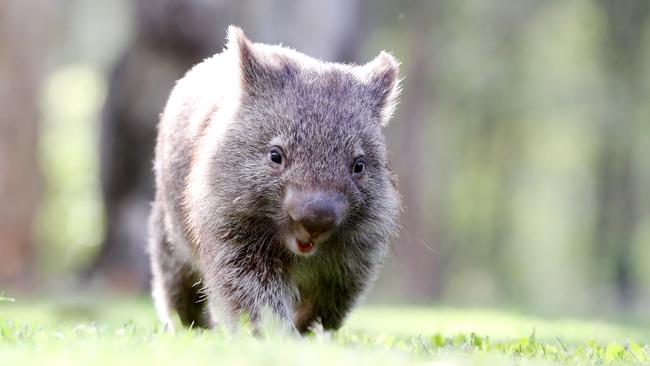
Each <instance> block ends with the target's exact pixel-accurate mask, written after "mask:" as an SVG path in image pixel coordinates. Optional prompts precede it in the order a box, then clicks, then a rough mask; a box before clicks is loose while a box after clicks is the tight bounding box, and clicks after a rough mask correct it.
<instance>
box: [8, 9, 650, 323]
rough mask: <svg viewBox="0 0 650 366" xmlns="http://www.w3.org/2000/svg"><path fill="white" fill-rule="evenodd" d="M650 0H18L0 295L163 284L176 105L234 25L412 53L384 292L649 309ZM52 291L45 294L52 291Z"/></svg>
mask: <svg viewBox="0 0 650 366" xmlns="http://www.w3.org/2000/svg"><path fill="white" fill-rule="evenodd" d="M649 17H650V2H649V1H646V0H624V1H620V0H591V1H590V0H575V1H560V0H555V1H541V0H540V1H532V0H522V1H516V2H512V1H485V0H463V1H458V0H446V1H442V0H441V1H424V0H422V1H414V0H400V1H389V0H381V1H370V0H331V1H326V2H325V1H317V0H303V1H297V0H294V1H280V0H272V1H230V2H228V1H223V0H112V1H85V0H29V1H25V0H3V1H2V2H0V109H1V110H2V113H1V114H0V202H1V204H0V292H2V291H4V293H5V295H12V294H13V295H16V294H36V296H50V295H51V294H61V293H82V292H85V291H91V292H92V291H101V292H102V293H107V292H106V291H114V292H116V293H120V294H134V295H137V294H142V293H146V291H148V289H147V287H148V283H149V269H148V263H147V258H146V255H145V251H144V246H145V242H146V219H147V215H148V210H149V202H150V200H151V197H152V192H153V187H152V174H151V160H152V151H153V145H154V139H155V125H156V123H157V120H158V114H159V113H160V112H161V110H162V107H163V105H164V102H165V100H166V98H167V96H168V93H169V91H170V89H171V88H172V86H173V85H174V81H175V80H176V79H178V78H179V77H181V76H182V75H183V73H184V72H185V71H186V70H187V69H188V68H189V67H190V66H191V65H193V64H195V63H197V62H199V61H201V60H202V59H203V58H205V57H207V56H209V55H211V54H214V53H217V52H220V51H221V49H222V48H223V45H224V38H225V29H226V27H227V25H229V24H238V25H240V26H242V27H243V28H244V30H245V32H246V33H247V36H248V37H249V38H250V39H252V40H254V41H258V42H268V43H282V44H284V45H287V46H290V47H293V48H296V49H298V50H299V51H302V52H305V53H307V54H309V55H312V56H316V57H319V58H322V59H325V60H331V61H341V62H356V63H365V62H367V61H368V60H371V59H372V58H373V57H374V56H375V55H377V54H378V53H379V51H380V50H382V49H385V50H388V51H391V52H392V53H393V54H394V55H395V56H396V57H397V58H399V59H400V60H401V61H402V76H403V77H404V82H403V85H404V91H403V97H402V100H401V103H400V105H399V109H398V112H397V114H396V116H395V118H394V119H393V121H392V123H391V125H390V126H389V127H388V128H387V129H386V133H387V135H388V141H389V145H390V148H391V150H392V160H393V167H394V169H395V170H396V172H397V173H398V175H399V177H400V188H401V190H402V193H403V195H404V200H405V205H406V209H405V212H404V216H403V221H404V229H403V232H402V234H401V237H400V238H399V239H398V240H396V241H395V243H394V249H393V252H392V255H391V258H390V260H389V261H388V263H387V264H386V268H385V270H384V271H383V273H382V276H381V278H380V280H379V282H378V284H377V286H376V287H375V288H374V290H373V291H372V292H371V293H370V294H369V299H368V300H369V301H374V302H380V303H416V304H434V303H443V304H453V305H466V306H487V307H509V308H518V309H525V310H526V311H533V312H542V313H565V314H612V313H614V314H619V315H620V314H622V315H631V316H635V317H643V318H645V319H648V318H650V314H648V312H647V309H648V308H650V160H649V159H650V158H649V157H650V18H649ZM39 294H40V295H39Z"/></svg>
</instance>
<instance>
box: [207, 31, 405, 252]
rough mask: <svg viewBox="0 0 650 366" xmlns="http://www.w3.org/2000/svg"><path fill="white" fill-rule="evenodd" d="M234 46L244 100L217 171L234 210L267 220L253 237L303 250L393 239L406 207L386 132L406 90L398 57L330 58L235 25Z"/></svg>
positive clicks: (257, 222) (231, 46) (259, 220)
mask: <svg viewBox="0 0 650 366" xmlns="http://www.w3.org/2000/svg"><path fill="white" fill-rule="evenodd" d="M226 52H227V53H228V54H229V57H232V58H233V59H234V60H236V61H235V62H234V64H236V65H237V66H236V67H235V68H236V70H235V71H234V72H236V73H238V78H237V79H238V81H239V86H238V88H239V90H238V91H237V93H238V97H237V103H238V107H237V109H236V113H235V114H234V116H233V118H234V120H233V122H232V123H230V124H229V127H228V130H227V132H226V133H225V138H224V149H223V151H222V152H221V153H219V155H221V154H223V156H220V157H215V163H216V164H217V165H219V167H217V168H216V169H218V170H219V171H220V172H221V173H220V174H219V178H217V179H218V180H219V182H220V183H219V185H220V186H221V187H222V189H221V192H223V191H228V190H229V191H230V195H229V197H224V198H225V200H224V204H226V205H230V206H229V209H230V211H231V212H238V214H239V219H241V218H242V217H244V216H246V217H248V218H249V220H248V222H250V223H255V225H258V226H259V227H257V228H252V229H253V230H252V231H253V232H256V233H257V235H258V236H259V238H253V239H259V240H265V239H266V238H272V239H273V240H272V241H273V242H275V243H283V244H284V245H285V246H286V247H287V248H288V249H289V250H291V251H292V252H294V253H296V254H300V255H311V254H314V253H318V252H319V250H321V248H322V249H323V250H325V247H328V246H329V247H330V248H333V247H334V245H335V243H337V244H336V245H343V246H356V247H360V246H362V247H363V246H365V247H366V248H365V249H370V248H367V246H372V245H377V246H383V245H384V244H385V243H387V241H388V240H387V239H388V237H389V236H391V234H394V233H395V232H396V231H397V218H398V212H399V206H400V200H399V194H398V192H397V189H396V186H395V180H394V177H393V176H392V174H391V172H390V170H389V164H388V156H387V155H388V153H387V150H386V147H385V142H384V137H383V135H382V127H383V126H385V125H386V124H387V122H388V119H389V118H390V116H391V114H392V111H393V109H394V106H395V102H396V98H397V95H398V92H399V87H398V76H397V75H398V63H397V62H396V61H395V59H394V58H393V57H392V56H391V55H389V54H388V53H385V52H382V53H381V54H379V56H377V57H376V58H375V59H374V60H373V61H371V62H369V63H368V64H366V65H364V66H352V65H343V64H335V63H325V62H321V61H318V60H315V59H313V58H310V57H307V56H305V55H303V54H300V53H298V52H296V51H293V50H290V49H287V48H284V47H280V46H269V45H264V44H254V43H251V42H250V41H249V40H248V39H246V37H245V36H244V34H243V33H242V31H241V30H240V29H239V28H236V27H231V28H230V29H229V39H228V46H227V51H226ZM232 187H236V188H234V190H233V188H232ZM233 219H235V220H236V219H238V218H237V217H233ZM267 226H268V227H267ZM249 232H250V230H249ZM269 232H271V233H272V234H269ZM337 250H338V249H337Z"/></svg>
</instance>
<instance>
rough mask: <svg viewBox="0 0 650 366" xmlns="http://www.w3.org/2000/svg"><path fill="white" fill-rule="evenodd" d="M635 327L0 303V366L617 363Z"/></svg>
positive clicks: (495, 314) (443, 311)
mask: <svg viewBox="0 0 650 366" xmlns="http://www.w3.org/2000/svg"><path fill="white" fill-rule="evenodd" d="M647 329H648V328H647V327H646V328H645V329H644V327H643V326H640V325H629V324H628V325H622V324H615V323H608V322H602V321H587V320H576V319H568V318H567V319H547V318H538V317H531V316H525V315H520V314H515V313H511V312H500V311H488V310H466V309H450V308H439V307H437V308H408V307H400V308H397V307H362V308H360V309H357V310H356V311H355V312H354V313H353V314H352V316H351V317H350V319H349V320H348V321H347V323H346V325H345V327H344V328H343V329H341V330H340V331H339V332H337V333H334V334H320V335H313V336H309V337H306V338H295V337H291V336H282V335H270V336H267V337H265V338H264V339H254V338H251V337H249V336H245V335H241V336H238V337H235V338H233V337H229V336H228V335H226V334H224V333H222V332H220V331H213V332H206V331H200V330H187V329H182V330H180V331H178V332H177V333H175V334H170V333H167V332H164V331H163V329H162V328H161V326H160V325H159V323H158V321H157V319H156V317H155V314H154V311H153V307H152V305H151V304H150V302H149V301H148V300H132V299H131V300H115V299H113V300H110V301H100V300H88V299H85V300H66V301H63V302H52V301H50V302H28V303H21V301H20V299H16V300H15V301H14V302H9V301H7V298H4V300H3V299H0V365H72V364H78V365H86V364H92V365H111V364H120V365H150V364H151V365H153V364H155V365H182V364H187V365H190V364H191V365H201V364H220V365H291V364H298V365H303V364H309V365H330V364H334V365H339V364H343V365H347V364H354V365H356V366H360V365H384V364H391V365H393V364H409V365H411V364H427V365H546V364H554V365H606V364H612V365H627V364H649V363H650V346H649V345H648V344H649V342H650V332H648V331H647Z"/></svg>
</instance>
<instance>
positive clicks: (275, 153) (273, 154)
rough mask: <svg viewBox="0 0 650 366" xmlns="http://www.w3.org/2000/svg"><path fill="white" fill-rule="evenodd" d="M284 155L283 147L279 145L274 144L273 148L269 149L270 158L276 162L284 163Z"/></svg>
mask: <svg viewBox="0 0 650 366" xmlns="http://www.w3.org/2000/svg"><path fill="white" fill-rule="evenodd" d="M282 155H283V154H282V149H280V147H278V146H273V147H272V148H271V150H269V160H271V161H272V162H273V163H275V164H278V165H279V164H282V160H284V158H283V156H282Z"/></svg>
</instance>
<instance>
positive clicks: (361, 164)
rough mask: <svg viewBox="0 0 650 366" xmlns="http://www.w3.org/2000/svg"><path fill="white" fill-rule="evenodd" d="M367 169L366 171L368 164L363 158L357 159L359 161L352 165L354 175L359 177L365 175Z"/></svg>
mask: <svg viewBox="0 0 650 366" xmlns="http://www.w3.org/2000/svg"><path fill="white" fill-rule="evenodd" d="M365 169H366V162H365V160H364V159H363V156H362V157H360V158H357V160H355V161H354V164H352V173H353V174H355V175H359V174H361V173H363V171H364V170H365Z"/></svg>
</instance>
